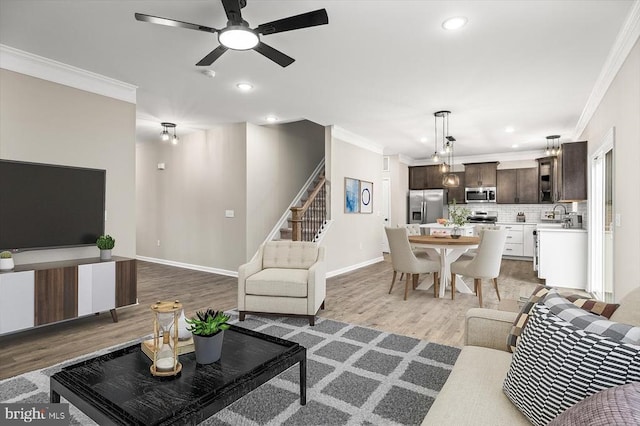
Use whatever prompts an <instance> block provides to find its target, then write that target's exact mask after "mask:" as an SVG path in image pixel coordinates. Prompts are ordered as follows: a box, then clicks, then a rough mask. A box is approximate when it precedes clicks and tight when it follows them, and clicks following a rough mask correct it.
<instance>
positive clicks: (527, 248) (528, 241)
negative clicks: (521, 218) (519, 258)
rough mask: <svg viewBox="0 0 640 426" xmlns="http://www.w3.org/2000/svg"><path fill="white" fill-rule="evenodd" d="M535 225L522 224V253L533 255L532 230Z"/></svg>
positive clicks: (528, 255)
mask: <svg viewBox="0 0 640 426" xmlns="http://www.w3.org/2000/svg"><path fill="white" fill-rule="evenodd" d="M535 230H536V225H522V255H523V256H525V257H533V250H534V248H533V231H535Z"/></svg>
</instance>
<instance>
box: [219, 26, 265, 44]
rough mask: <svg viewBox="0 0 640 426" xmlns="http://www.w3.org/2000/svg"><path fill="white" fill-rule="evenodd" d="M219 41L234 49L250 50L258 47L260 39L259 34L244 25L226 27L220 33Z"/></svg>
mask: <svg viewBox="0 0 640 426" xmlns="http://www.w3.org/2000/svg"><path fill="white" fill-rule="evenodd" d="M218 41H219V42H220V44H222V45H223V46H224V47H228V48H229V49H233V50H249V49H253V48H254V47H256V45H257V44H258V42H259V41H260V39H259V38H258V34H256V33H255V32H253V31H251V30H250V29H249V28H247V27H244V26H242V25H234V26H230V27H227V28H225V29H224V30H222V31H220V32H219V33H218Z"/></svg>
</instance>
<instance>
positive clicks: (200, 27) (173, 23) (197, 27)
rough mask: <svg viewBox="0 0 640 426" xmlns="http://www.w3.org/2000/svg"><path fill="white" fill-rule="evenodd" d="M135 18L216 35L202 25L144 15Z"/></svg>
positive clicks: (212, 29)
mask: <svg viewBox="0 0 640 426" xmlns="http://www.w3.org/2000/svg"><path fill="white" fill-rule="evenodd" d="M135 17H136V19H137V20H138V21H141V22H150V23H152V24H159V25H167V26H169V27H179V28H187V29H189V30H197V31H205V32H208V33H217V32H218V30H217V29H215V28H211V27H206V26H204V25H198V24H192V23H190V22H182V21H176V20H175V19H169V18H161V17H159V16H151V15H145V14H144V13H136V14H135Z"/></svg>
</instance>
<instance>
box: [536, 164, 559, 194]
mask: <svg viewBox="0 0 640 426" xmlns="http://www.w3.org/2000/svg"><path fill="white" fill-rule="evenodd" d="M536 161H537V162H538V202H539V203H554V202H555V200H556V192H557V191H556V183H557V177H556V173H557V163H558V159H557V158H556V157H543V158H536Z"/></svg>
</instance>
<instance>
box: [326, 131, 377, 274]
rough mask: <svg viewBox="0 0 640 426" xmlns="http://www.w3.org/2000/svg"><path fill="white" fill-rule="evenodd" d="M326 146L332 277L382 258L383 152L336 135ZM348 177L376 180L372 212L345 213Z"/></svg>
mask: <svg viewBox="0 0 640 426" xmlns="http://www.w3.org/2000/svg"><path fill="white" fill-rule="evenodd" d="M327 145H328V149H327V150H326V156H327V159H326V161H327V164H328V165H327V173H328V175H327V179H328V180H329V184H330V187H331V190H330V192H331V194H330V197H331V205H332V207H331V217H332V220H333V223H332V225H331V227H330V228H329V231H328V233H327V235H326V237H325V239H324V240H323V242H322V245H324V246H326V248H327V250H326V259H327V271H328V275H330V276H331V275H336V274H337V273H341V272H346V271H348V270H351V269H354V268H356V267H359V266H365V265H368V264H371V263H375V262H378V261H381V260H382V236H383V232H384V225H383V221H382V216H381V210H380V209H381V203H382V197H381V194H380V188H381V182H382V152H374V151H372V150H370V149H367V148H364V147H361V146H357V145H356V144H353V143H350V142H347V141H344V140H341V139H338V138H336V137H334V136H332V137H330V138H328V142H327ZM346 177H349V178H354V179H360V180H365V181H369V182H373V213H372V214H359V213H358V214H353V213H345V212H344V179H345V178H346Z"/></svg>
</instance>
